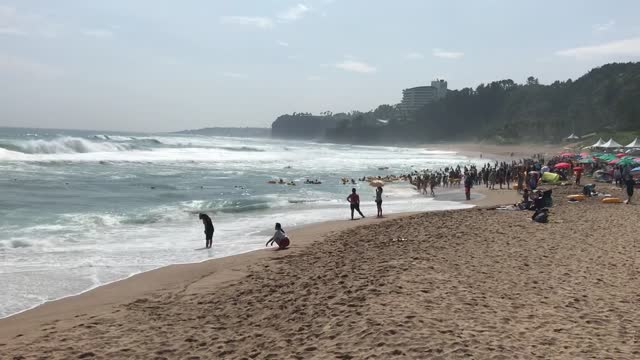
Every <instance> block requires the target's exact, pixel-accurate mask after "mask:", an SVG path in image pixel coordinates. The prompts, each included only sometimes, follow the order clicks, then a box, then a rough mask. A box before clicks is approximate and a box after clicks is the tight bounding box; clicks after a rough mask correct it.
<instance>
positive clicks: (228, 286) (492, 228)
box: [0, 188, 640, 359]
mask: <svg viewBox="0 0 640 360" xmlns="http://www.w3.org/2000/svg"><path fill="white" fill-rule="evenodd" d="M576 191H577V189H576V188H574V189H571V188H561V189H556V190H555V194H557V195H556V197H555V201H556V206H555V207H554V208H553V211H552V215H551V222H550V223H549V224H538V223H533V222H531V221H530V220H529V216H530V213H528V212H516V211H500V210H487V209H470V210H463V211H446V212H436V213H424V214H414V215H410V216H403V217H397V218H390V219H387V220H384V221H380V220H376V219H366V220H364V221H353V222H351V221H340V222H332V223H324V224H318V225H313V226H309V227H305V228H304V229H300V230H297V231H295V232H294V233H293V234H292V238H293V239H294V244H295V245H294V246H293V248H292V249H290V250H287V251H279V252H272V251H258V252H253V253H250V254H244V255H239V256H235V257H229V258H225V259H220V260H213V261H209V262H205V263H201V264H191V265H180V266H170V267H166V268H163V269H159V270H156V271H152V272H148V273H144V274H141V275H138V276H134V277H132V278H130V279H128V280H125V281H121V282H118V283H114V284H111V285H108V286H105V287H102V288H99V289H96V290H94V291H91V292H89V293H86V294H83V295H80V296H77V297H72V298H68V299H64V300H61V301H57V302H53V303H50V304H46V305H44V306H41V307H39V308H36V309H34V310H31V311H27V312H25V313H23V314H19V315H17V316H14V317H11V318H8V319H5V320H0V358H3V359H4V358H10V359H11V358H28V359H31V358H34V359H35V358H52V359H72V358H85V359H92V358H98V359H120V358H123V359H150V358H158V359H218V358H224V359H226V358H259V359H263V358H271V359H287V358H299V359H306V358H322V359H324V358H342V359H349V358H379V359H388V358H421V359H424V358H477V359H514V358H524V359H529V358H530V359H534V358H539V359H549V358H561V359H578V358H580V359H581V358H611V359H638V358H640V344H639V342H638V336H639V329H640V317H639V316H638V315H637V314H638V310H639V309H640V295H639V293H640V292H639V291H638V289H639V287H640V283H639V280H638V272H637V266H638V260H637V259H638V255H639V248H638V245H639V244H638V240H639V237H638V236H637V225H636V224H637V220H638V219H639V218H640V206H636V205H631V206H627V205H605V204H602V203H600V202H598V201H597V200H596V199H589V200H587V201H585V202H583V203H579V204H568V203H566V202H565V201H564V199H563V194H566V193H571V192H576ZM490 193H491V196H490V198H491V199H492V201H488V200H487V199H488V198H487V199H485V200H483V201H484V203H482V204H483V205H487V204H489V203H491V202H493V203H495V202H507V203H510V202H513V199H514V197H515V195H514V192H509V191H506V190H505V191H492V192H490ZM358 224H361V225H362V226H355V225H358ZM327 231H332V232H331V233H329V234H328V235H326V233H327ZM323 236H324V237H325V239H324V240H323V241H317V242H314V243H313V244H312V245H311V246H310V244H311V243H312V241H313V240H316V239H320V238H322V237H323Z"/></svg>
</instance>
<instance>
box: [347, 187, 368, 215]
mask: <svg viewBox="0 0 640 360" xmlns="http://www.w3.org/2000/svg"><path fill="white" fill-rule="evenodd" d="M347 201H348V202H349V204H350V205H351V220H353V211H354V210H356V211H358V214H360V216H362V218H363V219H364V215H362V211H360V195H358V194H356V188H353V189H351V195H349V196H347Z"/></svg>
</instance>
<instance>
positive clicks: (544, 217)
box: [533, 211, 549, 223]
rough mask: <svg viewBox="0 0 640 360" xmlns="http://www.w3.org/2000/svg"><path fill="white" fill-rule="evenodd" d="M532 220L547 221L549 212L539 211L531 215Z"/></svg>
mask: <svg viewBox="0 0 640 360" xmlns="http://www.w3.org/2000/svg"><path fill="white" fill-rule="evenodd" d="M533 221H535V222H539V223H546V222H548V221H549V213H548V212H547V211H540V212H537V213H536V214H534V215H533Z"/></svg>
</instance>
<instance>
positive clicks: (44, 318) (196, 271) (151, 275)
mask: <svg viewBox="0 0 640 360" xmlns="http://www.w3.org/2000/svg"><path fill="white" fill-rule="evenodd" d="M456 190H458V191H451V192H447V193H446V194H443V195H442V196H441V197H440V198H437V197H436V198H435V199H434V201H454V202H461V203H465V202H463V201H461V200H463V198H464V194H463V188H462V187H461V188H460V189H457V188H456ZM458 192H459V194H458ZM475 193H480V194H481V196H480V197H477V198H475V199H472V200H471V201H470V202H468V204H469V205H473V208H483V207H487V206H498V205H503V204H509V203H513V202H515V200H517V197H518V196H517V195H514V194H517V193H516V192H515V191H513V190H494V191H488V190H486V189H481V190H480V191H476V192H475ZM457 198H460V199H457ZM470 209H471V208H470ZM464 210H469V209H459V210H447V209H445V210H435V211H427V212H399V213H393V214H390V215H385V217H384V218H382V219H378V218H375V217H369V218H365V219H361V220H360V219H358V220H356V221H350V220H330V221H324V222H317V223H311V224H307V225H303V226H301V227H298V228H293V229H292V230H290V231H289V233H290V234H291V237H292V239H294V241H293V244H292V246H291V247H290V249H288V250H287V251H283V252H279V251H274V248H269V249H259V250H251V251H248V252H244V253H240V254H235V255H231V256H225V257H221V258H214V259H206V260H203V261H200V262H195V263H184V264H171V265H167V266H161V267H158V268H155V269H151V270H148V271H144V272H140V273H136V274H133V275H131V276H129V277H126V278H123V279H119V280H115V281H112V282H109V283H106V284H102V285H99V286H96V287H93V288H91V289H87V290H85V291H83V292H81V293H78V294H73V295H69V296H65V297H62V298H59V299H55V300H51V301H47V302H44V303H42V304H39V305H36V306H34V307H32V308H29V309H26V310H23V311H20V312H18V313H15V314H12V315H9V316H7V317H4V318H1V319H0V343H3V342H7V341H9V340H10V339H11V338H14V337H16V336H18V335H20V337H22V335H24V334H23V333H25V332H26V333H29V332H32V331H33V330H34V328H39V327H42V326H43V325H44V324H46V323H48V322H51V321H54V322H58V321H61V319H62V320H66V321H72V322H73V319H74V317H77V315H78V314H81V313H84V312H98V313H101V312H104V311H106V310H107V309H110V308H112V307H116V306H119V305H123V304H126V303H127V302H130V301H135V300H136V299H139V298H142V297H145V296H149V295H150V294H155V293H158V292H160V293H163V292H170V291H172V290H174V289H177V288H180V287H185V286H187V287H188V286H190V285H193V284H194V283H197V282H198V281H199V279H202V278H208V277H211V276H213V275H215V279H208V280H207V284H208V285H210V286H214V287H218V286H221V287H223V286H226V285H228V284H229V283H233V282H235V281H238V280H240V279H242V278H243V277H244V276H246V275H247V274H248V272H249V271H250V270H251V268H252V267H253V266H255V265H257V264H258V263H259V262H261V261H263V260H265V259H269V258H271V257H272V256H275V257H281V256H287V255H290V254H292V253H293V254H295V253H297V252H299V251H302V250H305V249H306V248H308V247H309V246H311V245H312V244H314V243H315V242H318V241H326V240H327V238H328V237H330V236H331V235H332V234H336V233H340V232H343V231H346V230H350V229H353V228H356V227H361V226H366V225H371V224H379V223H382V222H385V221H389V220H394V219H400V218H405V217H409V216H412V215H416V214H422V213H437V212H443V211H464ZM265 241H266V240H265ZM21 334H22V335H21Z"/></svg>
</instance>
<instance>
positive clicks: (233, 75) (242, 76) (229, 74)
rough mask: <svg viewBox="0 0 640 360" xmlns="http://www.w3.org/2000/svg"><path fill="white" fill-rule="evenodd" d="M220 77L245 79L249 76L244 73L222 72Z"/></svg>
mask: <svg viewBox="0 0 640 360" xmlns="http://www.w3.org/2000/svg"><path fill="white" fill-rule="evenodd" d="M222 76H224V77H228V78H232V79H246V78H248V77H249V75H247V74H244V73H235V72H223V73H222Z"/></svg>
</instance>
